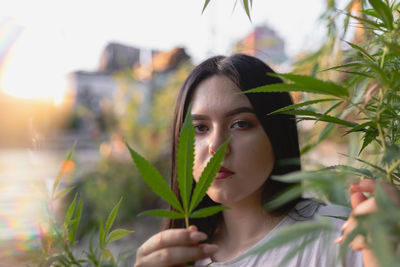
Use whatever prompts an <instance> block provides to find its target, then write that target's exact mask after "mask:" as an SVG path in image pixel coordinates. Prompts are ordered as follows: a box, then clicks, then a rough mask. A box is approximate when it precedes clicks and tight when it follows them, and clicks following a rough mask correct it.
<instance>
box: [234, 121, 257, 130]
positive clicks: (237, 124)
mask: <svg viewBox="0 0 400 267" xmlns="http://www.w3.org/2000/svg"><path fill="white" fill-rule="evenodd" d="M252 126H253V124H252V123H250V122H248V121H236V122H234V123H233V124H232V128H234V129H239V130H242V129H249V128H251V127H252Z"/></svg>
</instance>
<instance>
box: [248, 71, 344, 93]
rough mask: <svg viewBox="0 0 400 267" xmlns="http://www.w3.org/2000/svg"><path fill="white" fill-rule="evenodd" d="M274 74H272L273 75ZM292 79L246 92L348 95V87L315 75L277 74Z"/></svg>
mask: <svg viewBox="0 0 400 267" xmlns="http://www.w3.org/2000/svg"><path fill="white" fill-rule="evenodd" d="M271 76H272V75H271ZM276 76H279V77H282V78H285V79H288V80H290V81H292V82H293V83H291V84H287V83H277V84H269V85H264V86H260V87H257V88H254V89H250V90H247V91H245V92H244V93H267V92H296V91H301V92H309V93H315V94H326V95H332V96H337V97H344V96H348V95H349V93H348V92H347V89H346V88H343V87H341V86H340V85H337V84H335V83H333V82H328V81H322V80H319V79H316V78H313V77H309V76H304V75H296V74H279V75H276Z"/></svg>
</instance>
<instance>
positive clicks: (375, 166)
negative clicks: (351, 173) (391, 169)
mask: <svg viewBox="0 0 400 267" xmlns="http://www.w3.org/2000/svg"><path fill="white" fill-rule="evenodd" d="M341 155H343V156H347V157H349V158H352V159H355V160H357V161H359V162H362V163H364V164H366V165H368V166H370V167H372V168H374V169H376V170H378V171H380V172H381V173H382V174H385V175H386V171H385V170H384V169H383V168H381V167H379V166H378V165H375V164H372V163H370V162H368V161H365V160H363V159H360V158H355V157H351V156H349V155H345V154H341Z"/></svg>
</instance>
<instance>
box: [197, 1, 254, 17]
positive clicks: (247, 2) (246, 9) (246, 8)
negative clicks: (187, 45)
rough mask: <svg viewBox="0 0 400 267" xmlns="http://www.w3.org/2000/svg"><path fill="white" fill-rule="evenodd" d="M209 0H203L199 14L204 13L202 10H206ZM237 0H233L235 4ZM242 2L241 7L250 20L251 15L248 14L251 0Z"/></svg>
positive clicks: (251, 3) (251, 4)
mask: <svg viewBox="0 0 400 267" xmlns="http://www.w3.org/2000/svg"><path fill="white" fill-rule="evenodd" d="M210 1H211V0H205V2H204V6H203V10H202V11H201V14H203V13H204V10H206V8H207V6H208V4H209V3H210ZM237 1H238V0H235V6H236V3H237ZM241 1H242V3H243V9H244V11H245V12H246V15H247V17H248V18H249V20H250V21H251V15H250V9H251V8H252V7H253V0H241Z"/></svg>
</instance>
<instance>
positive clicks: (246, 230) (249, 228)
mask: <svg viewBox="0 0 400 267" xmlns="http://www.w3.org/2000/svg"><path fill="white" fill-rule="evenodd" d="M227 206H228V207H229V208H230V209H228V210H224V211H223V222H222V224H221V227H220V230H219V231H218V233H217V234H216V236H215V243H216V244H218V245H219V247H220V250H219V251H218V252H217V253H216V254H215V260H216V261H225V260H228V259H231V258H234V257H236V256H238V255H240V254H241V253H243V252H244V251H245V250H247V249H248V248H250V247H251V246H253V245H254V244H256V243H257V242H258V241H260V240H261V239H262V238H263V237H264V236H265V235H266V234H268V232H270V231H271V230H272V229H273V228H274V227H275V226H276V225H277V224H278V223H279V222H280V221H281V220H282V219H283V217H284V216H285V215H282V216H273V215H271V214H270V213H268V212H267V211H265V209H264V208H263V207H262V205H261V201H260V198H259V197H257V198H252V199H245V200H243V201H241V202H240V203H234V204H231V205H229V204H228V205H227Z"/></svg>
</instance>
